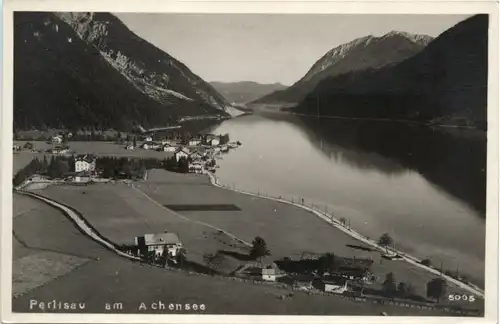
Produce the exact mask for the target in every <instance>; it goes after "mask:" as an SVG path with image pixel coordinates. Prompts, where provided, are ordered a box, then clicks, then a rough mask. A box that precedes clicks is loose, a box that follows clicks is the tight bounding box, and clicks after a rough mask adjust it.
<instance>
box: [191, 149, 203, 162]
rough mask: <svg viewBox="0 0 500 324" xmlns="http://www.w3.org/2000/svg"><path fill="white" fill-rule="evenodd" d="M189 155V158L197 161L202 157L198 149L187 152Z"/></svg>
mask: <svg viewBox="0 0 500 324" xmlns="http://www.w3.org/2000/svg"><path fill="white" fill-rule="evenodd" d="M189 157H190V158H191V160H193V161H199V160H201V159H202V158H203V154H201V153H200V152H198V151H195V152H193V153H191V154H189Z"/></svg>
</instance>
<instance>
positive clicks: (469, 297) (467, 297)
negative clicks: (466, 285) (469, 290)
mask: <svg viewBox="0 0 500 324" xmlns="http://www.w3.org/2000/svg"><path fill="white" fill-rule="evenodd" d="M448 300H450V301H460V300H463V301H468V302H473V301H475V300H476V298H475V296H474V295H453V294H451V295H448Z"/></svg>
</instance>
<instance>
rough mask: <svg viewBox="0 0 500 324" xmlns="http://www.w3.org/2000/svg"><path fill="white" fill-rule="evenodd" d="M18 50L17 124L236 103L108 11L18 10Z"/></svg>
mask: <svg viewBox="0 0 500 324" xmlns="http://www.w3.org/2000/svg"><path fill="white" fill-rule="evenodd" d="M14 57H15V60H14V125H15V127H16V128H30V127H44V126H47V127H66V128H70V127H71V128H72V127H99V128H103V127H113V128H127V127H131V126H134V125H143V126H146V127H148V126H164V125H166V124H171V123H173V122H175V121H176V120H177V119H178V118H179V117H183V116H200V115H227V113H226V111H225V110H226V109H228V108H229V104H228V103H227V101H226V100H225V99H224V98H223V97H222V96H221V95H220V94H219V93H218V92H217V91H216V90H215V89H213V88H212V86H210V85H209V84H208V83H206V82H205V81H203V80H202V79H201V78H199V77H198V76H196V75H195V74H194V73H192V72H191V71H190V70H189V69H188V68H187V67H186V66H185V65H183V64H182V63H180V62H178V61H177V60H175V59H174V58H172V57H171V56H170V55H168V54H166V53H164V52H162V51H161V50H159V49H158V48H156V47H154V46H153V45H151V44H149V43H148V42H146V41H144V40H143V39H141V38H139V37H138V36H136V35H135V34H134V33H132V32H131V31H130V30H129V29H128V28H127V27H126V26H125V25H124V24H123V23H121V21H120V20H118V19H117V18H116V17H114V16H113V15H111V14H107V13H95V14H94V13H77V14H72V13H41V12H40V13H31V12H17V13H15V15H14Z"/></svg>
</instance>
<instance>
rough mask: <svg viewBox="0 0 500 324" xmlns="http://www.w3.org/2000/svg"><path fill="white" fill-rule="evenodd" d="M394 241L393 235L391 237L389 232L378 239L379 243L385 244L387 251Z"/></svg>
mask: <svg viewBox="0 0 500 324" xmlns="http://www.w3.org/2000/svg"><path fill="white" fill-rule="evenodd" d="M393 242H394V241H393V239H392V237H390V236H389V234H388V233H385V234H383V235H382V236H381V237H380V239H379V240H378V244H380V245H381V246H384V247H385V249H386V251H387V247H388V246H389V245H392V243H393Z"/></svg>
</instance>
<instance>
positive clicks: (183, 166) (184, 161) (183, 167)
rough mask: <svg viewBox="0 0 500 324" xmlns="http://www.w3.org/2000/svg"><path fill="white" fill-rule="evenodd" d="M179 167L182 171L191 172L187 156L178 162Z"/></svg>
mask: <svg viewBox="0 0 500 324" xmlns="http://www.w3.org/2000/svg"><path fill="white" fill-rule="evenodd" d="M177 169H178V171H179V172H181V173H188V172H189V161H188V159H186V158H180V159H179V161H178V162H177Z"/></svg>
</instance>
